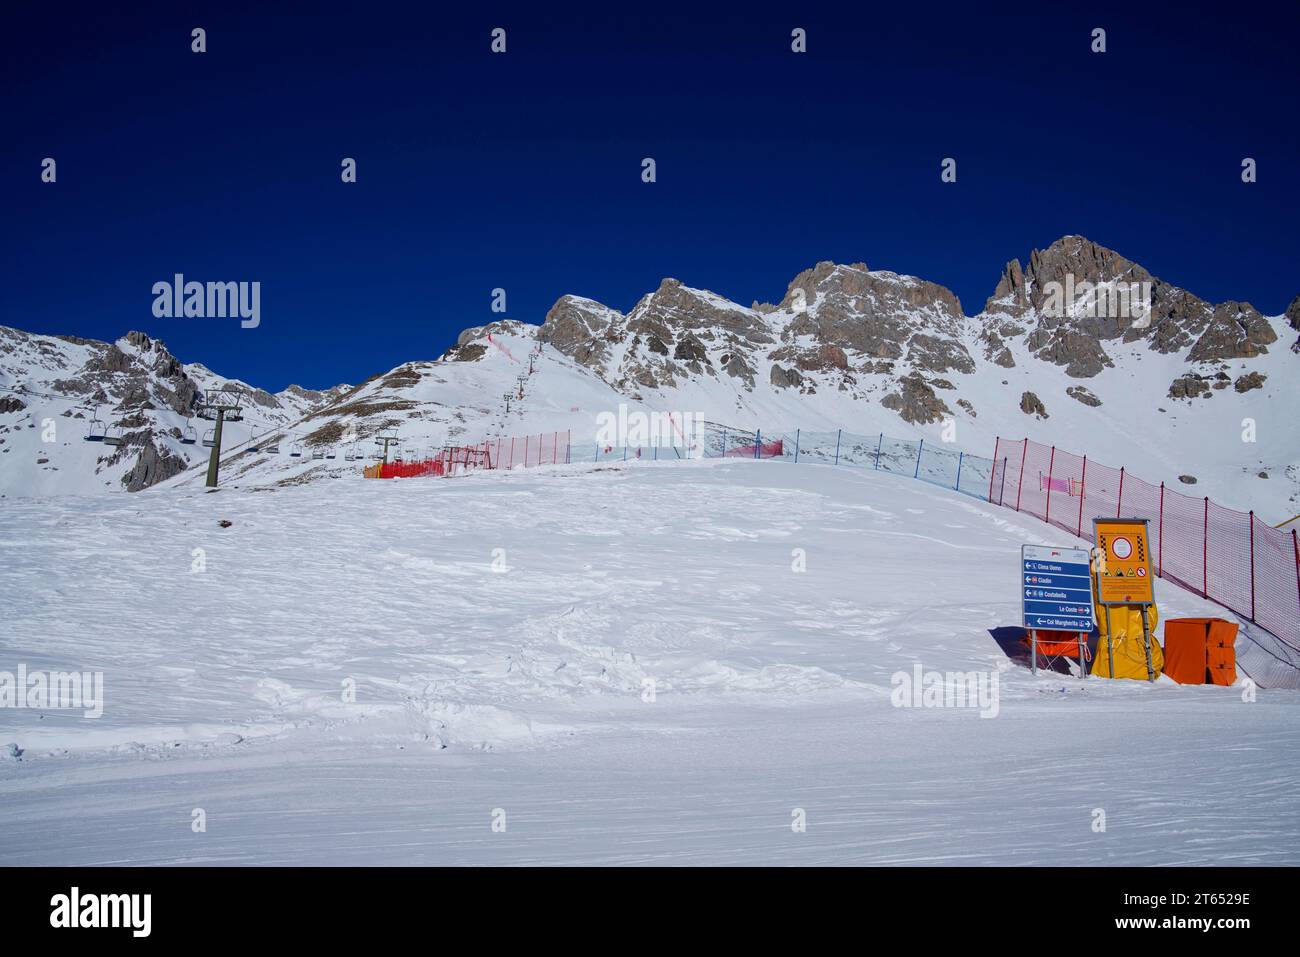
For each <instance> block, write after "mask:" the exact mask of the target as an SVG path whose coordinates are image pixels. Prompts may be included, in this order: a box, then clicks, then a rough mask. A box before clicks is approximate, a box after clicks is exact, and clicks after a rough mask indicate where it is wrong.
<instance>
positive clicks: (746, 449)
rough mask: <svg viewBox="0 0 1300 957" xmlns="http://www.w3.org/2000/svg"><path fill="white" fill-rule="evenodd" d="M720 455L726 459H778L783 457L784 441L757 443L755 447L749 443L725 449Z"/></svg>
mask: <svg viewBox="0 0 1300 957" xmlns="http://www.w3.org/2000/svg"><path fill="white" fill-rule="evenodd" d="M722 454H723V455H724V456H725V457H727V458H739V459H779V458H781V456H783V455H785V440H784V439H777V440H776V441H774V442H759V443H758V444H757V445H755V443H753V442H751V443H749V445H738V446H736V447H735V448H730V449H727V450H726V451H724V452H723V453H722Z"/></svg>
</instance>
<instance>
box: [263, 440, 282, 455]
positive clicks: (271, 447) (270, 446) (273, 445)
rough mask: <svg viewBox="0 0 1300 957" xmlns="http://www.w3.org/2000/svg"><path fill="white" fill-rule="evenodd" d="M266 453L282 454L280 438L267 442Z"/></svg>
mask: <svg viewBox="0 0 1300 957" xmlns="http://www.w3.org/2000/svg"><path fill="white" fill-rule="evenodd" d="M266 453H267V454H268V455H279V454H280V442H279V440H277V439H272V440H271V441H270V442H268V443H267V444H266Z"/></svg>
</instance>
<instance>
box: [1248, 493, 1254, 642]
mask: <svg viewBox="0 0 1300 957" xmlns="http://www.w3.org/2000/svg"><path fill="white" fill-rule="evenodd" d="M1247 521H1249V522H1250V620H1251V621H1254V620H1255V510H1254V509H1253V508H1252V509H1251V510H1250V516H1249V518H1248V519H1247Z"/></svg>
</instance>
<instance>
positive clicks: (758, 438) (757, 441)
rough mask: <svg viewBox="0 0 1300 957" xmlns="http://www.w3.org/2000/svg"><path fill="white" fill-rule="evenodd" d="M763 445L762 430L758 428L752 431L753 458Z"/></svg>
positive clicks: (756, 456)
mask: <svg viewBox="0 0 1300 957" xmlns="http://www.w3.org/2000/svg"><path fill="white" fill-rule="evenodd" d="M762 447H763V430H762V429H759V430H757V431H756V432H755V433H754V458H758V450H759V449H761V448H762Z"/></svg>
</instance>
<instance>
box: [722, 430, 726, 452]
mask: <svg viewBox="0 0 1300 957" xmlns="http://www.w3.org/2000/svg"><path fill="white" fill-rule="evenodd" d="M722 457H723V458H724V459H725V458H726V457H727V430H726V429H723V430H722Z"/></svg>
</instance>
